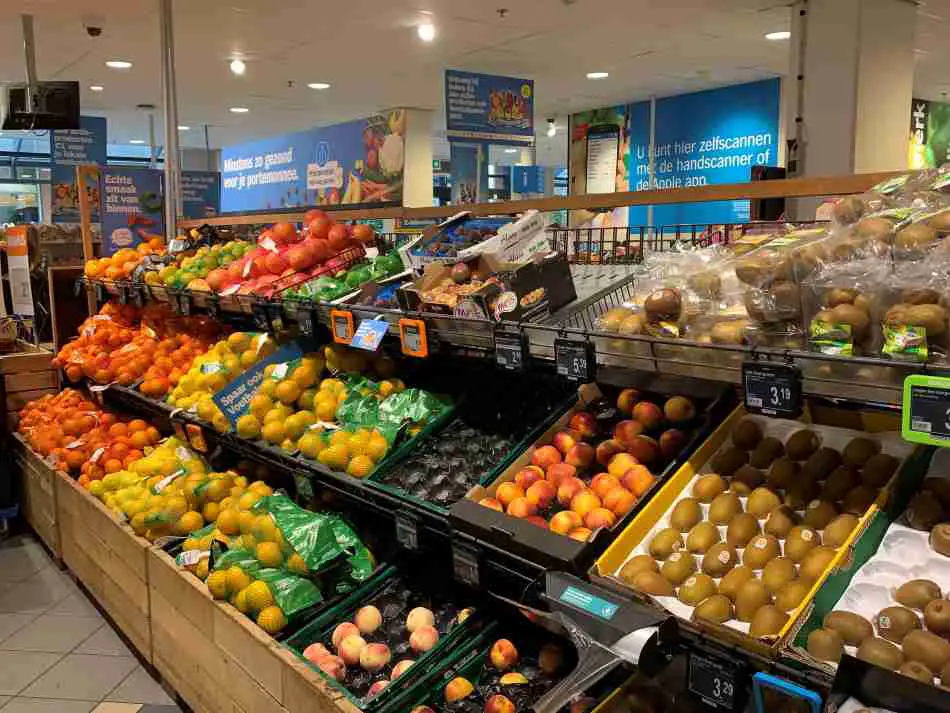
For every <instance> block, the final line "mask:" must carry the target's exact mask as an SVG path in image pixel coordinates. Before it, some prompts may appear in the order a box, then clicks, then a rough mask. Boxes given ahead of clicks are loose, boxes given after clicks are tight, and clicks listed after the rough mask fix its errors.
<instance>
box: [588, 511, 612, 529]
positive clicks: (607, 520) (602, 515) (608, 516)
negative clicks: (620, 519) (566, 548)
mask: <svg viewBox="0 0 950 713" xmlns="http://www.w3.org/2000/svg"><path fill="white" fill-rule="evenodd" d="M616 524H617V516H616V515H614V514H613V513H612V512H611V511H610V510H608V509H607V508H603V507H601V508H594V509H593V510H591V511H590V512H589V513H587V514H586V515H585V516H584V526H585V527H589V528H590V529H591V530H598V529H600V528H602V527H613V526H614V525H616Z"/></svg>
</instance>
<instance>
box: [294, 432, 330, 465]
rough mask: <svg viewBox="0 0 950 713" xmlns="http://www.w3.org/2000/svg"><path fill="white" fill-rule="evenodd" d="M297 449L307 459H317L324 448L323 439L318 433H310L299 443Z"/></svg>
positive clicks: (302, 437)
mask: <svg viewBox="0 0 950 713" xmlns="http://www.w3.org/2000/svg"><path fill="white" fill-rule="evenodd" d="M297 448H299V449H300V452H301V453H302V454H303V456H304V457H305V458H310V459H316V457H317V456H319V455H320V451H322V450H323V448H324V445H323V439H322V438H320V435H319V434H318V433H317V432H316V431H308V432H307V433H305V434H303V435H302V436H301V437H300V440H299V441H297Z"/></svg>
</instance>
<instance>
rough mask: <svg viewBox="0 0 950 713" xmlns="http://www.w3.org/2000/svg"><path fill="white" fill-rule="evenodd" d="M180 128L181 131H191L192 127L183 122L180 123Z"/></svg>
mask: <svg viewBox="0 0 950 713" xmlns="http://www.w3.org/2000/svg"><path fill="white" fill-rule="evenodd" d="M178 130H179V131H191V127H190V126H185V125H184V124H181V125H179V127H178Z"/></svg>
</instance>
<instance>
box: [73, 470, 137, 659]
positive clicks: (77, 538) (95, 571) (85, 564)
mask: <svg viewBox="0 0 950 713" xmlns="http://www.w3.org/2000/svg"><path fill="white" fill-rule="evenodd" d="M56 484H57V485H56V487H57V490H56V497H57V508H58V511H57V512H58V521H59V531H60V539H61V542H62V552H63V560H64V561H65V563H66V566H67V567H68V568H69V569H70V570H72V572H73V573H74V574H75V575H76V577H77V578H78V579H79V581H80V582H82V583H83V585H85V587H86V588H87V589H88V590H89V591H90V592H91V593H92V594H93V596H94V597H95V598H96V600H97V601H98V602H99V605H100V606H101V607H102V608H103V609H104V610H105V611H106V613H108V614H109V616H110V617H112V620H113V621H114V622H115V623H116V625H117V626H118V627H119V628H120V629H121V630H122V633H124V634H125V635H126V637H128V639H129V640H130V641H131V642H132V643H133V644H134V645H135V648H136V649H138V651H139V653H140V654H141V655H142V656H143V657H144V658H145V659H146V660H147V661H149V662H151V660H152V632H151V626H150V625H149V616H150V605H149V591H148V568H147V563H146V557H147V555H148V550H149V549H150V547H151V543H149V542H148V540H145V539H143V538H141V537H137V536H136V535H135V534H133V533H132V531H131V530H130V529H129V528H128V527H126V526H125V525H124V524H122V523H121V522H119V520H118V519H116V518H115V517H114V515H113V514H112V513H111V512H110V511H109V509H108V508H106V507H105V506H104V505H103V504H102V503H100V502H99V501H98V500H96V498H94V497H92V496H91V495H90V494H89V493H88V492H86V490H85V489H83V488H82V486H80V485H79V484H77V483H76V482H75V481H74V480H72V479H71V478H69V477H68V476H65V475H62V474H59V475H58V477H57V479H56Z"/></svg>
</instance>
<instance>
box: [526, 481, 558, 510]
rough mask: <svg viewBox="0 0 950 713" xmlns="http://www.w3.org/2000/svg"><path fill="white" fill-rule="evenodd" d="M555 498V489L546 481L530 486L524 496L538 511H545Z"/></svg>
mask: <svg viewBox="0 0 950 713" xmlns="http://www.w3.org/2000/svg"><path fill="white" fill-rule="evenodd" d="M556 496H557V488H555V487H554V486H553V485H552V484H551V483H549V482H548V481H546V480H540V481H538V482H537V483H535V484H534V485H532V486H531V487H530V488H528V492H527V493H526V495H525V497H526V498H527V499H528V502H529V503H531V504H532V505H534V506H535V507H536V508H537V509H538V510H545V509H547V507H548V506H549V505H550V504H551V503H552V502H554V498H555V497H556Z"/></svg>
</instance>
